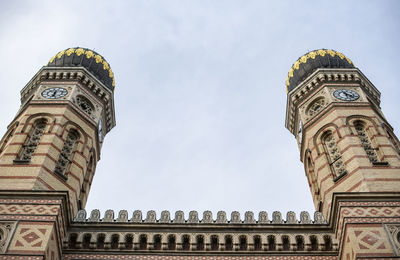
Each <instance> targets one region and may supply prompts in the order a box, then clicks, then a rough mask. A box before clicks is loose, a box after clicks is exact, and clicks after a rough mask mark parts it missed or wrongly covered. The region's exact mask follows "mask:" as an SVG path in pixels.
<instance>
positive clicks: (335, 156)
mask: <svg viewBox="0 0 400 260" xmlns="http://www.w3.org/2000/svg"><path fill="white" fill-rule="evenodd" d="M322 144H323V146H324V150H325V153H326V157H327V160H328V163H329V165H330V167H331V171H332V174H333V176H334V180H337V179H339V178H340V177H342V176H343V175H345V174H346V173H347V171H346V169H345V168H344V163H343V160H342V154H341V152H340V150H339V147H338V146H337V143H336V140H335V138H334V137H333V134H332V132H331V131H328V132H326V133H325V134H324V135H323V136H322Z"/></svg>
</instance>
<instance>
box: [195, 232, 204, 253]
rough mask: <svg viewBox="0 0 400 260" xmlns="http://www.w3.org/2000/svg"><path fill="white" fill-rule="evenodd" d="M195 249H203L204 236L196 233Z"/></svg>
mask: <svg viewBox="0 0 400 260" xmlns="http://www.w3.org/2000/svg"><path fill="white" fill-rule="evenodd" d="M196 249H197V250H204V236H202V235H198V236H197V237H196Z"/></svg>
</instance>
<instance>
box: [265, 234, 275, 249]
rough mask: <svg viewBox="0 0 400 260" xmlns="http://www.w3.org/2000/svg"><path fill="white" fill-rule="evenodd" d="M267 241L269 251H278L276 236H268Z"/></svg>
mask: <svg viewBox="0 0 400 260" xmlns="http://www.w3.org/2000/svg"><path fill="white" fill-rule="evenodd" d="M267 239H268V250H269V251H274V250H276V243H275V236H273V235H270V236H268V238H267Z"/></svg>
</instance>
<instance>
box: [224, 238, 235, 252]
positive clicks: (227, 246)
mask: <svg viewBox="0 0 400 260" xmlns="http://www.w3.org/2000/svg"><path fill="white" fill-rule="evenodd" d="M232 249H233V242H232V236H225V250H226V251H231V250H232Z"/></svg>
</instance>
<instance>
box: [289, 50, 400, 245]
mask: <svg viewBox="0 0 400 260" xmlns="http://www.w3.org/2000/svg"><path fill="white" fill-rule="evenodd" d="M286 86H287V91H288V94H287V110H286V127H287V128H288V129H289V131H290V132H292V134H294V135H295V137H296V139H297V142H298V146H299V149H300V160H301V161H302V162H303V163H304V168H305V173H306V176H307V180H308V183H309V186H310V189H311V193H312V197H313V200H314V204H315V207H316V209H317V210H320V211H321V212H322V213H323V215H324V216H325V218H326V219H330V222H331V223H332V222H335V221H338V222H340V221H341V220H340V218H343V217H344V216H343V214H342V215H340V214H341V213H340V212H337V210H338V208H339V209H340V204H341V203H340V202H338V201H340V200H346V201H352V203H353V206H355V205H359V206H361V205H363V206H368V205H369V206H370V211H367V212H365V211H364V209H359V210H358V211H357V210H355V209H354V208H353V207H352V208H349V209H347V210H346V211H345V212H348V213H350V212H351V214H350V215H351V216H352V217H355V216H358V217H360V218H365V217H369V216H373V215H374V214H377V215H376V216H381V217H384V216H385V214H384V213H382V210H383V208H382V207H381V206H379V207H376V208H374V207H373V206H374V205H375V206H377V205H383V204H379V203H382V198H383V197H385V199H386V200H388V199H389V198H390V200H397V201H398V199H399V191H400V149H399V147H400V145H399V140H398V139H397V137H396V136H395V135H394V133H393V129H392V127H391V126H390V124H389V123H388V121H387V120H386V118H385V117H384V115H383V113H382V111H381V109H380V106H379V105H380V92H379V91H378V90H377V89H376V88H375V86H374V85H373V84H372V83H371V82H370V81H369V80H368V79H367V78H366V77H365V76H364V74H362V73H361V71H360V70H359V69H357V68H356V67H355V66H354V64H353V63H352V62H351V60H350V59H349V58H347V57H346V56H344V55H343V54H342V53H340V52H337V51H333V50H325V49H320V50H315V51H311V52H309V53H307V54H305V55H303V56H302V57H300V58H299V59H298V60H297V61H296V62H295V63H294V64H293V66H292V68H291V69H290V70H289V73H288V78H287V81H286ZM361 201H362V202H361ZM363 203H364V204H363ZM342 204H343V203H342ZM341 209H342V210H343V207H342V208H341ZM386 210H387V211H386V213H390V212H397V213H396V214H397V215H398V214H400V212H399V211H398V208H396V209H393V208H391V209H386ZM333 215H334V216H333ZM386 216H387V215H386ZM342 220H343V219H342ZM364 220H366V219H364ZM381 221H382V222H385V221H387V222H392V220H390V219H385V220H381ZM356 223H358V224H356V226H357V227H356V228H355V230H358V231H354V232H353V234H356V235H355V237H357V234H359V233H357V232H362V231H361V230H363V228H365V226H363V225H362V224H359V222H356ZM380 226H382V225H381V224H380ZM337 232H339V234H340V231H337ZM374 232H376V233H379V234H383V233H384V231H383V230H380V229H376V230H375V231H374ZM350 233H351V232H350ZM343 239H344V238H343ZM379 239H382V240H385V238H384V237H383V236H380V237H379ZM350 240H351V239H350V238H349V241H350ZM353 240H357V239H353ZM349 241H347V242H349ZM342 242H343V241H342ZM354 243H356V242H354ZM347 244H351V243H347ZM383 247H384V246H383ZM354 248H356V247H354ZM342 250H344V251H345V250H346V249H345V247H343V248H342ZM360 250H361V251H362V250H365V248H361V249H360ZM374 250H375V251H379V250H378V248H375V249H373V251H374ZM344 251H343V252H344ZM354 251H357V250H354ZM361 251H360V252H361Z"/></svg>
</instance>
